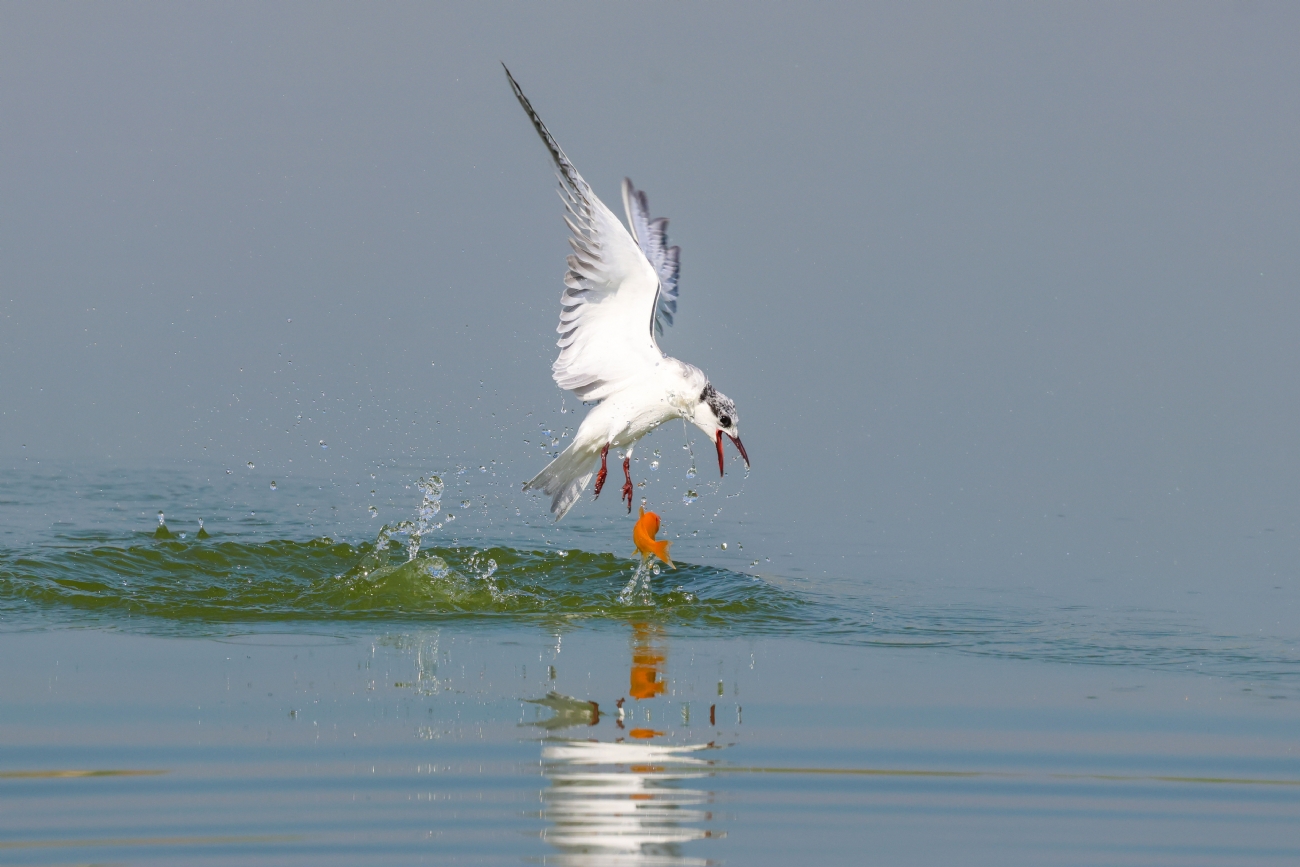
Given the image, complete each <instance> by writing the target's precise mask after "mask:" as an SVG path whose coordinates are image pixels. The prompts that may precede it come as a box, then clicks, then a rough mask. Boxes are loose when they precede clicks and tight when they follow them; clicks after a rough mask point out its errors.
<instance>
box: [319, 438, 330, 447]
mask: <svg viewBox="0 0 1300 867" xmlns="http://www.w3.org/2000/svg"><path fill="white" fill-rule="evenodd" d="M320 447H321V448H323V449H327V448H329V446H327V445H325V440H321V441H320Z"/></svg>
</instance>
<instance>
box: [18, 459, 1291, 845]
mask: <svg viewBox="0 0 1300 867" xmlns="http://www.w3.org/2000/svg"><path fill="white" fill-rule="evenodd" d="M251 473H252V468H249V470H248V474H245V475H242V476H241V475H236V474H234V473H231V474H229V475H227V474H225V473H220V474H216V475H213V476H210V477H209V476H205V477H203V478H201V479H200V478H198V477H197V476H196V477H193V478H191V477H187V476H185V475H183V474H180V475H177V474H168V473H161V472H144V471H137V472H131V473H126V472H123V473H117V474H111V473H103V472H100V473H94V472H83V471H78V470H76V469H75V468H69V467H61V468H60V467H34V468H33V467H26V466H21V465H20V466H18V467H16V468H14V469H11V470H10V471H8V473H7V474H6V476H5V478H4V480H3V481H4V487H3V490H4V502H3V504H0V509H2V510H3V514H2V515H0V517H2V518H3V530H2V531H0V533H2V535H0V540H2V544H0V616H2V617H3V623H4V627H5V629H4V632H3V634H0V648H2V650H0V652H2V653H3V658H4V659H5V660H6V662H7V663H8V664H7V665H6V666H4V667H3V671H0V695H2V696H3V701H2V703H0V708H2V711H3V712H2V714H0V731H2V732H3V736H2V737H0V745H2V746H0V799H3V805H4V806H3V811H2V812H0V863H6V864H9V863H12V864H68V863H177V862H180V861H183V862H185V863H213V864H229V863H276V864H279V863H285V864H287V863H304V864H306V863H311V864H321V863H339V864H345V863H346V864H354V863H367V864H371V863H375V864H378V863H448V862H465V863H493V864H495V863H505V864H515V863H525V862H527V863H538V862H540V863H554V864H571V865H605V864H610V865H621V864H654V865H678V864H788V863H791V862H793V861H795V860H796V859H803V860H805V861H808V862H809V863H846V864H848V863H853V864H858V863H887V864H910V863H915V864H932V863H937V862H939V861H940V860H941V859H943V860H947V861H950V862H956V863H967V864H970V863H978V864H985V863H987V864H1045V863H1051V864H1098V863H1106V864H1274V863H1278V864H1280V863H1295V861H1296V859H1297V858H1300V830H1297V829H1300V727H1298V726H1297V723H1298V722H1300V719H1297V714H1296V712H1295V709H1294V708H1295V703H1296V699H1297V697H1300V692H1298V691H1297V687H1298V686H1300V666H1298V665H1297V663H1300V656H1298V655H1297V650H1296V647H1295V645H1294V643H1293V642H1291V641H1289V640H1288V638H1287V632H1286V631H1285V630H1281V631H1274V632H1271V633H1265V632H1264V631H1263V630H1259V631H1258V632H1257V634H1254V635H1252V634H1249V633H1246V632H1240V633H1234V632H1230V631H1224V630H1217V631H1216V630H1214V629H1207V628H1205V625H1204V623H1203V622H1201V621H1200V620H1198V619H1197V616H1196V614H1195V613H1194V612H1193V613H1189V612H1187V611H1185V610H1184V611H1181V612H1180V611H1175V610H1170V609H1169V608H1161V607H1157V606H1145V607H1143V606H1133V605H1129V606H1126V607H1124V608H1122V609H1121V608H1118V607H1104V606H1088V605H1085V604H1080V603H1079V602H1078V601H1077V600H1075V599H1069V598H1063V597H1060V596H1053V595H1050V594H1047V593H1039V594H1033V593H1025V592H1018V593H1010V592H1007V591H1006V590H1005V588H1001V589H1000V588H998V587H997V586H994V585H988V586H984V587H982V588H981V587H979V586H975V587H965V588H952V587H940V588H934V587H930V586H927V585H924V584H922V585H920V586H912V587H909V585H908V584H907V583H906V582H905V581H900V580H898V579H897V577H891V576H890V575H888V574H882V575H876V574H873V569H872V567H871V564H870V563H866V562H863V563H853V562H851V561H845V562H847V565H843V566H839V567H838V568H824V567H827V566H828V564H832V563H836V562H837V561H844V554H845V551H847V550H848V547H849V546H848V545H846V546H845V547H844V548H843V549H842V550H836V549H831V550H827V549H825V548H824V547H822V546H818V545H812V544H808V545H806V546H805V547H804V548H803V549H800V550H796V551H791V552H788V553H786V552H782V553H785V558H784V559H782V558H781V557H780V556H777V557H771V556H758V557H757V558H755V557H754V556H751V554H748V553H743V551H742V550H741V548H742V546H744V547H745V548H747V549H749V550H750V551H756V550H760V551H761V550H762V549H763V548H764V541H765V540H766V539H768V538H769V536H768V534H767V533H765V531H764V530H763V528H762V527H761V526H755V525H754V524H753V523H746V522H745V520H744V519H741V518H735V519H733V518H731V517H730V516H729V515H728V513H727V512H725V511H724V510H721V509H716V506H713V507H711V508H710V511H708V512H706V513H705V515H706V516H707V515H709V514H712V516H713V520H712V522H711V523H704V524H703V525H704V526H705V527H707V532H708V536H709V539H710V540H711V541H709V542H707V543H706V542H698V541H696V542H694V547H692V542H693V540H694V539H695V538H696V537H690V536H687V537H686V538H684V539H680V540H679V541H678V545H679V548H678V551H680V552H684V553H683V554H677V552H675V554H677V555H678V556H682V560H681V561H680V562H681V567H680V568H679V569H677V570H676V571H664V572H662V573H660V574H646V575H637V574H635V569H634V566H635V564H634V563H633V561H632V560H631V559H630V558H629V556H628V553H629V549H630V542H628V541H627V538H626V534H628V533H629V532H630V522H620V521H619V520H617V519H614V518H609V519H608V520H607V521H605V522H604V523H600V522H597V523H590V524H583V523H581V521H576V522H574V525H573V526H572V527H565V528H555V527H553V526H551V525H549V524H548V523H545V522H539V521H537V520H536V519H535V518H530V517H529V513H528V512H527V511H525V510H524V509H523V508H519V513H518V514H516V513H515V510H516V506H515V505H514V504H513V502H506V501H504V498H507V497H509V496H511V494H509V491H508V486H506V485H504V483H503V484H501V485H497V484H495V483H493V482H492V481H490V479H491V475H490V471H489V470H488V468H485V469H484V471H483V473H481V474H479V477H478V478H476V477H475V476H474V474H473V471H472V470H471V471H470V472H459V471H458V470H456V469H454V468H453V469H452V470H451V471H449V472H445V473H442V474H441V478H440V479H439V480H438V483H429V482H428V480H429V478H430V474H429V473H415V472H411V473H404V472H395V473H394V474H393V477H392V478H391V479H389V480H384V479H376V480H375V485H376V487H375V489H374V493H373V494H372V493H371V491H370V490H365V489H364V487H365V486H362V489H361V490H357V485H356V484H352V485H347V486H340V485H333V484H332V483H330V482H329V481H321V482H319V483H317V482H311V483H308V482H306V481H303V480H300V479H293V478H286V479H282V480H276V481H277V484H276V487H275V489H274V490H272V488H271V486H270V484H269V481H268V480H264V479H259V480H258V482H257V483H256V484H254V482H252V481H250V479H251V478H252V476H251ZM422 479H423V480H424V481H425V484H424V486H423V487H421V484H420V482H421V480H422ZM385 483H387V485H388V486H387V488H385V487H384V485H385ZM376 503H378V504H379V506H377V507H376V509H375V511H376V512H380V511H381V510H382V512H383V514H382V515H380V516H377V517H371V515H370V508H369V506H370V505H372V504H376ZM702 505H704V506H706V507H708V506H709V503H708V501H707V499H706V501H705V502H704V503H703V504H702ZM715 509H716V511H714V510H715ZM160 510H161V511H163V513H164V517H165V520H166V529H165V530H160V529H159V527H160V525H159V522H158V517H157V513H158V512H159V511H160ZM533 514H535V512H534V513H533ZM200 517H202V518H203V519H204V532H203V534H202V538H200V534H199V533H198V530H199V524H198V519H199V518H200ZM698 525H699V524H698V523H697V526H698ZM417 537H418V538H417ZM720 538H726V539H728V540H730V544H729V546H728V548H727V549H725V550H724V549H722V548H721V545H720V543H716V544H715V541H713V540H717V539H720ZM768 547H771V546H770V545H769V546H768ZM784 547H790V546H789V545H785V546H784ZM773 553H775V552H773ZM690 555H694V556H690ZM882 571H883V570H882Z"/></svg>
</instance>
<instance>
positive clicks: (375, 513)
mask: <svg viewBox="0 0 1300 867" xmlns="http://www.w3.org/2000/svg"><path fill="white" fill-rule="evenodd" d="M370 517H372V518H378V517H379V510H378V509H376V508H375V507H374V506H371V507H370Z"/></svg>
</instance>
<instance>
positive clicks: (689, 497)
mask: <svg viewBox="0 0 1300 867" xmlns="http://www.w3.org/2000/svg"><path fill="white" fill-rule="evenodd" d="M699 498H700V495H699V494H697V493H695V491H693V490H691V489H689V488H688V489H687V490H686V493H685V494H684V495H683V496H682V502H683V503H685V504H686V505H688V506H689V505H690V504H691V503H694V502H695V501H696V500H698V499H699Z"/></svg>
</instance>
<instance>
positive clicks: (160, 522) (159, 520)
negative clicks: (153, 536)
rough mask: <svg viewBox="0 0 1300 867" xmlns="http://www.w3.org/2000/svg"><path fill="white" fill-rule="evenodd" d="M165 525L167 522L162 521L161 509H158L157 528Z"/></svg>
mask: <svg viewBox="0 0 1300 867" xmlns="http://www.w3.org/2000/svg"><path fill="white" fill-rule="evenodd" d="M165 523H167V522H166V521H165V520H163V513H162V509H159V510H158V526H159V527H161V526H162V525H163V524H165Z"/></svg>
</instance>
